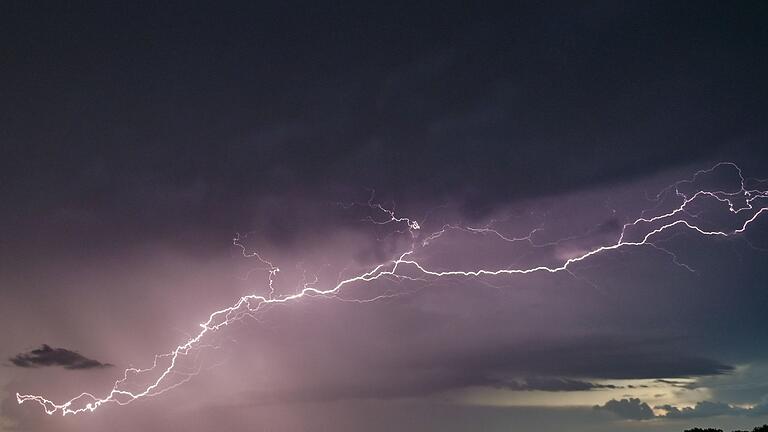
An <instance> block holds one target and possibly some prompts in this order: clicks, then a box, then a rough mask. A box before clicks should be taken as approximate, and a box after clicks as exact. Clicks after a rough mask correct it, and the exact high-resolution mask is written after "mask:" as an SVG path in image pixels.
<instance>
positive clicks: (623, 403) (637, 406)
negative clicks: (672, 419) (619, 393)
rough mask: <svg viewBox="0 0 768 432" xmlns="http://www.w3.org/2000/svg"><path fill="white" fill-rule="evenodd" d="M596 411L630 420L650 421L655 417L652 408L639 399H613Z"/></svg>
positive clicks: (597, 407) (598, 407) (599, 406)
mask: <svg viewBox="0 0 768 432" xmlns="http://www.w3.org/2000/svg"><path fill="white" fill-rule="evenodd" d="M595 409H598V410H605V411H610V412H612V413H614V414H617V415H618V416H620V417H622V418H625V419H630V420H648V419H652V418H653V417H654V414H653V410H652V409H651V407H650V406H648V404H647V403H645V402H642V401H640V399H637V398H629V399H621V400H616V399H611V400H609V401H608V402H606V403H605V405H598V406H595Z"/></svg>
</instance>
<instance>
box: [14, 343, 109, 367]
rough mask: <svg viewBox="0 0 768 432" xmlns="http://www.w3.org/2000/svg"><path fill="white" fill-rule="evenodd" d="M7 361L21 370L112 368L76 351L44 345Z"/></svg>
mask: <svg viewBox="0 0 768 432" xmlns="http://www.w3.org/2000/svg"><path fill="white" fill-rule="evenodd" d="M9 360H10V361H11V363H13V364H14V365H16V366H18V367H22V368H35V367H43V366H62V367H63V368H64V369H71V370H80V369H101V368H105V367H110V366H112V365H111V364H109V363H102V362H100V361H98V360H94V359H90V358H88V357H85V356H83V355H82V354H80V353H78V352H76V351H70V350H68V349H65V348H51V347H50V346H49V345H46V344H43V345H42V346H41V347H40V348H37V349H33V350H32V351H29V352H26V353H21V354H17V355H16V356H14V357H11V358H10V359H9Z"/></svg>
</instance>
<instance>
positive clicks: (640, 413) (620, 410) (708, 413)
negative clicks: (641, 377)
mask: <svg viewBox="0 0 768 432" xmlns="http://www.w3.org/2000/svg"><path fill="white" fill-rule="evenodd" d="M654 408H655V409H657V410H663V411H665V413H664V414H662V415H656V414H655V413H654V412H653V410H652V409H651V407H650V406H649V405H648V404H647V403H645V402H642V401H641V400H640V399H638V398H629V399H621V400H615V399H611V400H609V401H608V402H606V403H605V405H598V406H595V409H598V410H605V411H610V412H612V413H614V414H617V415H619V416H620V417H622V418H625V419H630V420H647V419H651V418H654V417H659V418H668V419H693V418H704V417H715V416H726V415H731V416H732V415H750V416H760V415H764V414H765V413H766V412H768V406H766V405H756V406H754V407H752V408H742V407H738V406H734V405H730V404H727V403H725V402H717V401H700V402H697V403H696V405H694V406H692V407H683V408H680V407H677V406H674V405H669V404H666V405H657V406H655V407H654Z"/></svg>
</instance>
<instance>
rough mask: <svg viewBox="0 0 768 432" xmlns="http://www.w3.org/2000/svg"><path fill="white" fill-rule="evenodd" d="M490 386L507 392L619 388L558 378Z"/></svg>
mask: <svg viewBox="0 0 768 432" xmlns="http://www.w3.org/2000/svg"><path fill="white" fill-rule="evenodd" d="M492 385H495V386H497V387H502V388H506V389H509V390H539V391H550V392H559V391H585V390H596V389H616V388H621V387H619V386H615V385H613V384H596V383H592V382H588V381H581V380H576V379H571V378H559V377H529V378H523V379H519V380H511V381H501V382H498V383H493V384H492Z"/></svg>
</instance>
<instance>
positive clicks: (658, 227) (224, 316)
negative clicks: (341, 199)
mask: <svg viewBox="0 0 768 432" xmlns="http://www.w3.org/2000/svg"><path fill="white" fill-rule="evenodd" d="M721 169H729V170H733V171H735V173H736V174H737V176H738V179H739V187H738V188H737V189H735V190H732V191H727V190H708V189H700V190H696V191H695V192H692V193H691V192H689V193H686V192H685V191H684V190H682V189H683V188H685V187H694V186H695V185H696V182H697V181H698V180H699V179H700V178H701V177H702V176H705V175H708V174H713V173H714V172H715V171H717V170H721ZM755 181H756V183H758V184H762V183H766V181H761V180H755ZM706 198H711V199H714V200H715V201H716V202H717V203H719V204H721V205H723V206H724V207H725V209H726V210H727V211H728V212H729V214H730V215H732V216H736V217H741V216H742V215H746V216H743V220H738V221H737V224H736V226H735V227H733V228H731V229H728V230H714V229H707V228H703V227H702V226H701V225H700V224H698V223H697V221H698V219H699V215H697V214H695V213H692V210H691V207H692V206H693V205H694V204H695V203H697V202H699V201H701V200H704V199H706ZM668 199H676V200H678V201H677V204H676V205H674V206H673V208H672V209H671V210H669V211H666V212H661V213H660V214H657V215H655V216H647V215H648V214H649V213H651V212H653V211H656V210H658V209H659V208H660V207H661V206H662V205H663V204H664V202H665V201H666V200H668ZM651 201H654V202H656V206H655V207H653V208H652V209H650V210H646V211H643V212H642V213H641V215H640V217H639V218H637V219H635V220H632V221H630V222H628V223H625V224H623V226H622V228H621V230H620V233H619V235H618V238H617V239H616V240H615V242H613V243H610V244H606V245H602V246H599V247H595V248H593V249H590V250H587V251H585V252H583V253H580V254H578V255H576V256H572V257H569V258H567V259H564V260H563V261H562V262H561V263H560V264H558V265H534V266H531V267H523V268H501V269H498V268H496V269H486V268H480V269H476V270H463V269H449V270H435V269H430V268H428V267H427V266H426V265H424V264H422V263H421V262H419V261H418V260H417V259H416V258H415V256H416V252H417V251H418V250H419V249H424V248H427V247H430V246H431V245H432V244H433V243H434V242H436V241H437V240H438V239H440V238H441V237H442V236H444V235H445V234H446V233H448V232H450V231H456V230H461V231H463V232H467V233H470V234H476V235H491V236H495V237H496V238H498V239H499V240H501V241H505V242H523V241H524V242H528V243H529V244H530V246H532V247H544V246H553V245H557V244H558V243H559V242H562V241H565V240H568V239H562V240H560V241H555V242H546V243H538V242H536V241H535V240H534V236H535V235H536V234H537V233H538V232H540V231H541V230H542V228H541V227H537V228H536V229H534V230H532V231H531V232H530V233H528V235H526V236H521V237H510V236H508V235H505V234H503V233H501V232H499V231H498V230H497V229H494V228H493V227H492V223H491V224H488V225H486V226H482V227H469V226H462V225H443V226H442V227H441V228H440V229H439V230H437V231H435V232H432V233H430V234H427V235H423V236H422V237H421V240H420V241H417V239H418V238H419V237H420V235H421V230H422V226H421V225H423V223H422V224H420V223H419V222H417V221H416V220H413V219H409V218H406V217H399V216H397V215H396V214H395V211H394V210H393V209H388V208H386V207H384V206H383V205H381V204H378V203H375V202H374V200H373V195H372V196H371V199H370V200H369V201H368V202H367V203H366V204H365V205H367V206H368V207H369V208H370V209H372V210H373V211H377V212H379V213H381V214H383V215H384V217H385V219H384V220H381V219H375V218H372V217H370V218H368V220H369V221H370V222H373V223H375V224H378V225H387V224H396V225H400V226H404V228H403V229H402V230H401V231H397V232H408V233H410V234H411V236H412V238H413V242H412V243H411V246H410V248H408V249H407V250H405V251H402V252H401V253H400V254H399V255H397V257H396V258H394V259H391V260H389V261H386V262H383V263H380V264H378V265H376V266H374V267H373V268H371V269H369V270H368V271H367V272H364V273H361V274H358V275H356V276H352V277H348V278H345V279H342V280H340V281H339V282H338V283H336V284H335V285H334V286H332V287H330V288H328V289H320V288H317V287H315V284H316V283H317V279H315V280H314V281H313V282H306V279H305V282H304V283H303V284H302V285H301V286H300V290H299V291H298V292H296V293H294V294H290V295H282V296H279V295H276V293H275V289H274V286H273V283H274V280H275V278H276V277H277V274H278V272H279V271H280V269H279V268H278V267H277V266H275V265H274V264H273V263H272V262H270V261H268V260H266V259H264V258H263V257H262V256H261V255H259V254H258V253H257V252H249V251H248V249H247V248H246V246H245V245H244V244H243V239H244V237H243V236H240V235H237V236H236V237H235V238H234V240H233V244H234V245H235V246H236V247H239V248H240V249H241V251H242V254H243V255H244V256H246V257H255V258H256V259H258V260H259V261H260V262H261V263H262V264H264V265H265V266H266V267H267V271H268V275H269V277H268V282H269V286H268V288H269V294H268V295H266V296H263V295H256V294H252V295H247V296H243V297H240V299H238V300H237V301H236V302H235V303H234V304H233V305H232V306H230V307H227V308H224V309H220V310H217V311H214V312H213V313H211V314H210V315H209V316H208V319H207V320H206V321H205V322H204V323H202V324H200V328H201V330H200V331H199V332H198V333H197V334H196V335H194V336H192V337H190V338H189V339H188V340H187V341H186V342H185V343H183V344H181V345H179V346H177V347H176V348H175V349H173V350H172V351H170V352H168V353H165V354H158V355H156V356H155V359H154V362H153V364H152V366H151V367H149V368H146V369H137V368H128V369H126V370H125V371H124V373H123V377H122V378H120V379H118V380H117V381H115V383H114V385H113V387H112V390H111V391H110V392H109V393H108V394H106V395H105V396H103V397H96V396H94V395H93V394H91V393H81V394H80V395H78V396H76V397H74V398H72V399H70V400H68V401H66V402H63V403H59V404H57V403H54V402H52V401H50V400H48V399H46V398H44V397H43V396H38V395H22V394H19V393H17V394H16V399H17V401H18V403H19V404H22V403H24V402H28V401H35V402H37V403H39V404H40V405H41V406H42V407H43V409H44V410H45V412H46V413H47V414H54V413H57V412H60V413H61V414H62V415H67V414H78V413H83V412H92V411H94V410H96V409H97V408H99V407H101V406H102V405H105V404H109V403H114V404H117V405H126V404H129V403H131V402H133V401H135V400H137V399H141V398H145V397H151V396H156V395H159V394H161V393H164V392H166V391H169V390H171V389H173V388H176V387H178V386H179V385H181V384H183V383H185V382H187V381H188V380H189V379H191V378H192V377H193V376H194V375H196V374H197V373H198V372H199V371H200V369H199V368H197V369H195V370H194V371H184V370H181V366H180V365H179V361H180V359H182V358H183V357H184V356H187V355H189V354H191V353H193V352H194V353H199V350H201V349H202V348H206V347H210V345H207V344H205V343H204V339H205V338H206V336H208V335H209V334H212V333H214V332H216V331H218V330H220V329H222V328H224V327H226V326H228V325H230V324H232V323H233V322H235V321H238V320H239V319H241V318H243V317H245V316H252V317H254V316H255V315H256V314H257V313H258V312H259V311H260V310H262V308H263V307H265V306H268V305H272V304H285V303H291V302H294V301H298V300H300V299H301V298H303V297H313V296H322V297H328V298H334V299H337V300H342V301H352V302H371V301H376V300H379V299H382V298H390V297H393V296H395V295H397V293H386V294H379V295H375V296H371V297H369V298H364V299H344V298H341V297H338V296H337V294H339V293H340V292H341V291H342V290H343V289H344V288H345V287H347V286H350V285H354V284H364V283H367V282H372V281H375V280H387V279H388V280H393V281H398V280H411V281H414V280H416V281H423V282H425V283H431V282H434V280H435V279H439V278H444V277H480V276H498V275H513V274H531V273H542V272H546V273H559V272H567V273H570V274H573V273H571V270H570V267H571V266H572V265H573V264H575V263H578V262H581V261H584V260H588V259H589V258H591V257H594V256H596V255H599V254H603V253H608V252H610V251H614V250H617V249H620V248H628V247H643V246H647V247H651V248H653V249H655V250H659V251H662V252H664V253H667V254H669V255H670V256H671V257H672V258H673V261H674V263H675V264H677V265H679V266H681V267H683V268H685V269H687V270H690V271H693V269H692V268H690V267H688V266H687V265H685V264H681V263H680V262H679V261H678V260H677V257H676V256H675V255H674V254H673V253H672V252H670V251H668V250H666V249H664V248H663V247H661V246H659V245H658V244H656V243H655V242H654V240H655V239H656V237H659V236H660V234H661V233H663V232H666V231H669V230H671V229H672V228H676V227H679V228H683V229H687V230H689V231H691V232H694V233H696V234H699V235H703V236H713V237H729V236H732V235H736V234H740V233H743V232H744V231H746V229H747V228H748V227H749V225H750V224H752V223H753V222H754V221H755V220H757V218H758V217H759V216H760V215H762V214H763V213H765V212H768V189H760V188H758V187H752V188H749V187H748V186H747V180H746V179H745V178H744V176H743V174H742V171H741V169H740V168H739V167H738V166H737V165H736V164H734V163H732V162H721V163H719V164H717V165H715V166H713V167H712V168H709V169H706V170H701V171H697V172H696V173H695V174H694V175H693V177H691V178H690V179H688V180H682V181H678V182H676V183H674V184H672V185H670V186H668V187H667V188H665V189H663V190H662V191H661V192H660V193H659V194H657V195H656V197H655V198H653V199H652V200H651ZM761 204H762V205H761ZM689 219H693V220H694V221H693V222H692V221H690V220H689ZM422 222H423V221H422ZM638 232H639V233H640V234H638ZM630 238H634V239H633V240H630ZM569 239H570V238H569ZM404 268H407V269H409V270H410V272H411V273H408V274H406V273H405V272H404V271H403V270H402V269H404ZM413 273H416V274H417V276H413V275H412V274H413ZM163 362H167V365H162V366H161V363H163ZM151 372H158V373H159V375H158V377H157V378H156V379H155V380H154V381H153V382H152V383H151V384H149V385H146V386H145V387H143V389H142V390H136V391H130V390H127V389H125V387H126V385H127V384H128V383H129V380H130V379H131V378H132V377H135V376H138V375H142V374H146V373H151ZM178 377H181V379H179V378H178Z"/></svg>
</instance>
